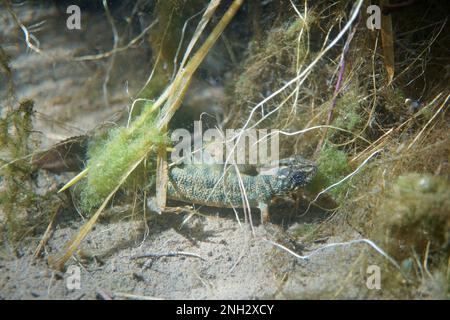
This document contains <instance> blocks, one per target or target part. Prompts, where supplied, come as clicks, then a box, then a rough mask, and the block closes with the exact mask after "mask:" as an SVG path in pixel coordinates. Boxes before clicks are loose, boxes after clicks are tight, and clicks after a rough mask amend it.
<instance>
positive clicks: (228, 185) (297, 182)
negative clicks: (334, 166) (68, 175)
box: [33, 136, 316, 220]
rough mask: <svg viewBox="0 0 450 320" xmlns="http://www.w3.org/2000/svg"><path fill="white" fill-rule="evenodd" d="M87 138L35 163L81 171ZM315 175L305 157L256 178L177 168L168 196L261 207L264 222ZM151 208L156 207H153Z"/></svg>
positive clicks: (209, 203) (206, 167) (62, 145)
mask: <svg viewBox="0 0 450 320" xmlns="http://www.w3.org/2000/svg"><path fill="white" fill-rule="evenodd" d="M87 139H88V137H86V136H82V137H75V138H73V139H69V140H67V141H63V142H62V143H60V144H58V145H56V146H55V147H54V148H52V149H50V150H49V151H47V152H44V153H42V154H39V155H37V156H36V157H35V158H34V159H33V163H34V165H36V166H37V167H39V168H42V169H46V170H49V171H54V172H63V171H77V170H81V169H82V165H83V164H84V161H83V159H84V158H85V156H86V148H87V143H86V141H87ZM315 173H316V166H315V165H314V164H313V163H312V162H311V161H308V160H306V159H304V158H302V157H301V156H293V157H290V158H286V159H282V160H280V161H279V165H278V166H277V167H274V168H272V169H271V170H269V171H264V172H260V173H259V174H256V175H249V174H244V173H239V175H238V174H237V173H236V171H235V170H234V168H233V167H231V168H228V170H226V172H225V174H224V170H223V168H221V169H218V168H217V167H216V166H212V165H182V166H175V167H172V168H171V169H170V170H169V183H168V186H167V188H168V189H167V196H168V198H169V199H173V200H178V201H183V202H188V203H195V204H201V205H206V206H213V207H222V208H230V207H236V208H239V207H241V208H242V207H244V206H247V205H248V206H250V207H258V208H259V209H260V210H261V215H262V218H263V220H267V219H268V216H269V204H270V201H271V200H272V198H273V197H275V196H280V195H283V194H285V193H288V192H290V191H294V190H296V189H298V188H300V187H303V186H305V185H307V184H308V183H309V182H310V181H311V180H312V178H313V177H314V175H315ZM244 195H245V197H244ZM149 207H150V208H152V207H153V205H150V204H149ZM156 210H158V209H156Z"/></svg>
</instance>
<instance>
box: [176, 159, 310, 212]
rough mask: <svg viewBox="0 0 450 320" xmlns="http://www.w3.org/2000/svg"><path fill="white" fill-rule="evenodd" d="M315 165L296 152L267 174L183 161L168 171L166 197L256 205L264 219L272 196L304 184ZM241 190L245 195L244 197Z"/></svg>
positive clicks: (216, 204)
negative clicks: (247, 172)
mask: <svg viewBox="0 0 450 320" xmlns="http://www.w3.org/2000/svg"><path fill="white" fill-rule="evenodd" d="M315 173H316V166H315V165H314V164H313V163H312V162H311V161H308V160H306V159H303V158H302V157H300V156H294V157H291V158H287V159H282V160H280V163H279V166H278V167H277V168H274V169H273V170H271V172H270V174H267V173H266V174H264V173H260V174H258V175H247V174H239V175H238V174H237V173H236V171H235V170H234V168H229V170H227V171H226V172H225V173H224V171H223V169H222V170H218V169H216V168H214V167H213V166H209V165H184V166H180V167H173V168H172V169H170V171H169V183H168V190H167V195H168V197H169V198H170V199H173V200H179V201H183V202H189V203H196V204H201V205H207V206H213V207H224V208H227V207H228V208H229V207H237V208H239V207H244V206H246V205H247V201H248V205H249V206H250V207H258V208H259V209H260V210H261V216H262V218H263V220H267V219H268V215H269V211H268V210H269V209H268V208H269V203H270V201H271V200H272V198H273V197H275V196H280V195H283V194H285V193H287V192H290V191H294V190H296V189H298V188H299V187H303V186H305V185H306V184H308V183H309V182H310V181H311V180H312V178H313V177H314V175H315ZM244 194H245V196H246V199H245V198H244Z"/></svg>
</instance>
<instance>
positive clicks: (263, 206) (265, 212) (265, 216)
mask: <svg viewBox="0 0 450 320" xmlns="http://www.w3.org/2000/svg"><path fill="white" fill-rule="evenodd" d="M258 208H259V210H261V224H266V223H267V222H269V218H270V215H269V205H268V204H267V203H265V202H260V203H258Z"/></svg>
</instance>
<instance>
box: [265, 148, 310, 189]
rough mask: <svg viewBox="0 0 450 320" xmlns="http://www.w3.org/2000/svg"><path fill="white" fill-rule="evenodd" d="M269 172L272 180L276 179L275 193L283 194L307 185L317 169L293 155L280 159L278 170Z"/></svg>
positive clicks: (307, 161) (303, 159)
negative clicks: (272, 176) (272, 177)
mask: <svg viewBox="0 0 450 320" xmlns="http://www.w3.org/2000/svg"><path fill="white" fill-rule="evenodd" d="M271 171H272V174H274V178H275V179H277V183H276V185H277V187H278V190H277V191H278V192H280V193H284V192H290V191H294V190H297V189H298V188H300V187H304V186H305V185H307V184H308V183H309V182H310V181H311V180H312V179H313V178H314V176H315V174H316V171H317V167H316V165H315V164H314V163H313V162H312V161H310V160H306V159H305V158H303V157H301V156H298V155H295V156H292V157H289V158H285V159H281V160H280V161H279V162H278V168H276V170H273V169H272V170H271ZM262 174H264V173H262ZM265 174H267V172H266V173H265Z"/></svg>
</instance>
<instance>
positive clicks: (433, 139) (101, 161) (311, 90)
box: [0, 0, 450, 298]
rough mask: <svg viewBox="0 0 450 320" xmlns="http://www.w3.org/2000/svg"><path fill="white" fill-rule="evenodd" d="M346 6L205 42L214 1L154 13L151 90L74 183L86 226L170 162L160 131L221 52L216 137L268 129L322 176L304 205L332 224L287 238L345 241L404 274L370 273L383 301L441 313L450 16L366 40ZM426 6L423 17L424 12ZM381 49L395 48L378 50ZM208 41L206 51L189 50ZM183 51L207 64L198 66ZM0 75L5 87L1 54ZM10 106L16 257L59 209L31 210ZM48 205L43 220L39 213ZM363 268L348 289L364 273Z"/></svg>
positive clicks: (245, 24) (28, 179) (8, 226)
mask: <svg viewBox="0 0 450 320" xmlns="http://www.w3.org/2000/svg"><path fill="white" fill-rule="evenodd" d="M144 2H145V1H144ZM219 2H220V1H219ZM208 3H209V5H210V6H209V7H207V6H208ZM357 3H358V4H361V7H357V6H355V5H353V1H338V2H336V3H335V4H334V5H333V6H330V5H329V3H328V2H327V1H317V2H314V3H309V2H308V1H306V2H304V3H303V2H301V3H300V2H298V1H284V0H283V1H266V2H264V3H263V2H259V1H251V2H250V1H249V2H247V3H245V4H244V5H243V7H242V8H241V9H240V11H238V14H240V15H241V16H240V19H237V21H236V20H235V21H233V22H232V23H231V24H230V26H229V28H227V29H225V31H223V30H224V29H222V30H221V31H220V30H219V31H218V30H216V29H214V30H212V31H211V30H210V29H211V28H210V26H209V25H208V27H205V25H206V24H207V23H208V22H210V20H211V21H214V23H215V24H216V23H217V21H219V20H220V19H224V17H226V14H224V11H225V9H224V8H222V7H221V9H220V10H218V11H217V12H216V11H215V9H216V7H214V4H215V2H214V1H212V2H204V1H194V2H192V4H191V5H188V4H186V3H185V2H183V1H158V2H157V5H156V7H155V8H154V9H155V10H154V17H153V18H154V19H155V20H156V19H157V20H158V21H160V23H159V25H158V32H155V33H153V34H152V35H151V36H150V37H147V38H145V40H144V43H145V44H146V45H148V46H149V47H150V48H151V52H152V55H151V59H152V61H153V62H154V69H153V70H149V72H151V74H152V75H153V77H152V78H151V79H150V78H149V80H150V81H147V83H146V84H145V85H144V86H143V87H142V88H141V89H140V90H138V91H137V95H136V97H137V98H141V99H140V100H139V101H137V100H136V101H135V103H136V110H138V111H136V110H133V111H135V113H132V112H131V111H130V119H129V121H128V124H127V126H114V128H113V129H111V130H110V131H109V132H108V133H107V134H106V135H105V136H104V137H103V138H99V139H97V140H93V142H91V144H90V146H89V150H88V159H87V161H86V169H85V171H83V172H84V173H83V172H82V174H81V175H80V176H79V177H80V179H78V180H76V181H80V182H79V186H80V189H81V192H79V194H78V195H77V197H78V198H79V201H80V202H81V208H82V211H83V213H88V212H94V210H96V209H98V208H99V206H100V207H101V205H102V204H104V205H106V203H105V202H107V200H109V199H110V195H111V194H112V193H114V192H115V191H116V190H117V188H118V186H120V185H121V183H122V182H124V181H125V180H126V179H125V178H127V177H128V176H129V177H130V178H129V179H128V180H127V181H128V182H130V181H132V183H128V184H127V183H126V182H125V183H124V185H123V186H122V187H123V189H133V190H132V191H133V192H140V190H143V189H144V188H145V187H146V186H148V184H149V181H150V180H151V179H150V177H153V178H154V176H156V175H157V174H156V171H157V165H156V164H157V162H158V160H157V157H158V156H159V157H160V156H161V153H160V151H161V149H160V148H162V149H164V151H165V148H166V147H167V146H168V139H167V136H168V134H167V132H168V130H169V131H170V122H169V121H170V119H171V117H172V116H173V114H174V113H175V111H176V110H177V109H178V108H179V107H180V106H181V102H182V99H183V96H184V94H185V93H186V91H187V90H188V86H189V84H190V82H191V78H193V79H194V81H195V77H194V72H195V71H196V70H197V68H199V69H200V71H202V72H203V73H207V71H205V70H208V63H207V61H206V60H207V59H206V58H205V56H206V53H208V52H210V49H211V46H212V44H213V43H214V42H215V40H217V39H218V38H219V37H220V36H221V37H220V40H219V42H220V43H218V44H217V45H216V46H215V47H214V48H216V50H218V51H220V54H219V56H220V57H221V59H222V58H223V57H227V58H223V60H226V61H225V62H224V61H221V62H222V63H224V65H227V66H229V67H228V68H223V69H228V71H227V75H226V76H225V75H223V76H222V77H220V78H218V79H214V81H212V80H211V81H210V82H218V83H219V84H220V86H221V87H223V90H224V91H225V92H226V93H227V95H226V97H227V98H226V100H227V105H226V106H225V105H224V106H222V109H223V110H222V111H223V113H224V115H225V116H224V119H225V120H224V121H223V122H222V123H219V124H218V125H219V126H220V127H221V128H223V129H226V128H243V127H245V128H250V127H251V126H257V127H261V128H276V129H278V130H279V131H280V132H281V133H282V134H281V138H280V146H281V149H280V153H281V155H282V156H289V155H292V154H302V155H304V156H305V157H308V158H311V159H314V160H315V161H316V163H317V165H318V175H317V177H316V178H315V179H314V181H313V183H311V185H309V186H308V187H307V190H306V191H307V194H306V196H307V198H308V199H306V200H307V201H308V202H309V203H310V205H311V206H320V205H321V203H320V201H319V200H321V199H323V198H325V197H329V198H331V199H332V200H333V201H331V202H333V206H331V207H327V208H325V209H326V210H329V211H330V212H331V213H332V214H330V218H329V219H327V220H326V221H324V222H321V223H308V224H305V225H303V226H301V227H299V228H298V230H297V231H298V232H297V233H298V234H296V236H298V237H303V236H305V235H307V236H308V239H311V238H312V236H311V234H312V233H313V234H314V237H316V236H317V237H318V238H319V237H320V236H321V234H326V235H329V234H340V235H342V237H347V236H348V235H349V234H354V233H352V232H353V231H355V230H356V231H357V232H358V234H360V235H361V237H362V238H368V239H371V240H373V241H375V242H376V243H377V244H378V245H379V246H380V247H381V248H382V249H383V250H384V251H383V252H385V253H386V254H387V255H389V257H392V258H393V259H394V260H395V261H397V262H398V264H399V265H400V266H401V270H398V268H396V267H395V266H393V265H392V263H390V262H389V261H386V260H382V259H381V258H380V265H383V267H385V268H386V270H389V271H392V272H384V273H383V283H385V286H386V287H385V288H386V289H387V291H388V292H389V294H390V295H391V296H392V297H395V298H404V297H408V298H417V297H419V298H426V297H439V298H445V297H447V298H448V297H449V290H450V288H449V283H450V278H449V276H450V270H449V261H450V260H449V251H450V242H449V241H450V182H449V181H450V171H449V161H450V158H449V155H450V136H449V134H448V132H450V120H449V114H448V105H449V93H450V92H449V90H448V89H449V88H448V80H449V74H448V65H449V64H450V57H449V56H448V51H446V50H445V49H447V50H448V43H450V36H449V35H450V32H448V31H449V29H448V21H447V20H446V18H445V17H443V16H442V13H443V12H444V13H445V12H446V10H445V7H446V6H447V8H448V4H442V3H440V2H439V1H430V2H429V4H425V3H418V4H415V5H413V6H411V7H408V6H406V7H405V8H403V9H401V10H399V11H398V12H396V11H393V12H392V13H390V14H389V15H387V17H384V18H383V21H384V22H383V23H382V26H381V30H375V31H369V30H368V29H367V27H366V24H365V19H366V18H367V17H366V14H365V12H366V7H367V5H368V4H369V3H368V1H358V2H357ZM426 5H429V6H431V9H430V10H428V11H425V10H424V6H426ZM205 7H207V9H206V10H205V11H204V12H203V16H202V15H200V14H199V15H198V19H197V20H195V19H194V21H203V23H204V24H205V25H202V23H199V24H198V26H197V28H196V29H195V28H194V27H192V26H187V25H185V23H186V21H187V20H188V19H190V18H191V17H192V16H193V15H194V14H197V13H198V12H199V11H200V10H201V9H202V8H205ZM442 7H444V8H442ZM287 8H288V9H287ZM221 10H222V11H221ZM236 10H237V8H236ZM355 12H356V13H355ZM424 12H426V13H424ZM235 13H236V12H234V13H233V14H235ZM353 14H357V15H353ZM352 17H353V20H350V19H351V18H352ZM356 17H358V18H356ZM229 18H230V19H231V17H229ZM201 19H202V20H201ZM387 20H388V21H390V22H389V23H387V22H386V21H387ZM221 21H222V20H220V22H219V23H218V24H220V23H221ZM430 22H433V24H431V25H430V24H429V23H430ZM194 25H196V24H194ZM225 25H226V24H225ZM389 25H391V28H389V27H388V26H389ZM392 26H393V27H392ZM224 27H225V26H223V28H224ZM345 27H347V29H346V32H345V33H342V34H341V32H342V30H343V29H344V28H345ZM415 30H417V31H415ZM215 32H216V33H215ZM185 33H186V34H189V37H188V38H187V39H188V40H189V39H190V37H192V40H191V42H187V43H188V45H186V42H181V41H182V39H183V38H184V37H186V36H187V35H185ZM208 35H209V37H208V38H207V36H208ZM389 36H390V37H393V38H394V44H395V46H394V47H391V46H389V43H388V40H386V39H387V38H389ZM214 37H215V39H214ZM204 38H207V39H208V40H205V39H204ZM230 39H231V41H230ZM335 39H337V40H336V42H335V43H334V44H333V45H332V46H329V45H330V43H331V42H332V41H334V40H335ZM209 40H211V42H210V43H209V45H210V47H208V48H207V47H203V46H200V45H201V44H202V43H206V44H207V43H208V41H209ZM197 41H198V42H199V44H197ZM191 45H192V46H191ZM218 46H219V48H220V49H217V47H218ZM193 48H195V50H194V49H193ZM242 48H245V50H242ZM189 50H193V52H197V53H198V52H200V53H202V50H204V52H203V56H201V55H200V56H197V54H195V55H191V54H190V51H189ZM211 50H212V51H211V52H210V55H212V54H214V49H211ZM183 52H184V53H185V54H186V56H183V54H182V53H183ZM224 52H225V53H224ZM210 55H208V56H207V58H208V57H210ZM390 56H393V57H394V64H392V61H391V59H390V58H388V57H390ZM184 58H186V60H185V59H184ZM188 58H190V59H188ZM0 59H1V61H0V65H1V66H2V67H3V69H2V70H3V72H4V74H5V75H7V77H9V78H11V73H12V72H13V70H11V69H10V67H9V63H8V59H7V57H6V55H5V54H4V53H3V50H2V51H1V54H0ZM182 61H184V65H182V66H180V65H179V64H180V63H181V62H182ZM205 61H206V62H205ZM202 68H203V69H202ZM392 70H395V73H394V74H392V72H393V71H392ZM442 70H446V71H445V72H447V73H446V74H445V75H443V74H442V73H443V72H444V71H442ZM198 73H200V74H202V73H201V72H198ZM198 77H200V76H198ZM294 80H295V81H294ZM13 90H14V88H13V87H12V86H9V92H10V94H9V96H10V98H9V100H7V101H9V102H8V107H4V108H3V110H2V119H1V121H0V130H1V132H0V147H1V148H2V150H3V152H2V153H1V155H2V156H1V166H2V167H1V177H0V179H1V180H0V184H1V190H0V192H1V194H0V204H1V207H2V212H4V216H5V217H4V218H3V217H2V219H5V220H4V223H3V229H2V230H6V231H7V233H8V234H7V238H8V239H10V240H11V241H13V240H14V241H17V240H18V239H22V238H23V237H24V236H25V235H27V234H29V233H27V232H29V230H30V229H32V228H33V224H36V221H37V219H39V218H41V220H42V216H45V217H46V219H45V223H48V222H49V221H50V217H51V214H53V212H54V210H56V209H55V208H57V206H58V201H59V200H58V199H57V196H56V192H55V190H53V191H49V192H48V193H45V194H44V195H42V194H39V195H38V194H37V193H36V188H35V187H33V183H34V179H35V177H34V174H35V169H36V168H33V167H32V164H31V159H32V155H33V153H34V152H36V151H37V150H35V149H34V145H33V139H32V137H31V133H32V131H33V123H32V116H33V103H32V102H31V101H22V102H16V101H14V99H13V96H14V94H13ZM149 99H154V100H149ZM5 101H6V100H5ZM142 101H146V102H145V103H144V102H142ZM149 101H150V102H149ZM13 106H14V107H13ZM133 106H134V104H133ZM132 116H133V117H132ZM149 151H151V154H149ZM143 159H146V161H145V163H144V162H142V163H141V161H142V160H143ZM159 161H161V158H159ZM134 165H135V166H134ZM144 165H145V168H144ZM133 166H134V167H133ZM130 169H132V170H130ZM144 171H145V172H144ZM81 178H84V179H81ZM124 179H125V180H124ZM136 181H138V183H137V185H139V188H136ZM157 183H158V182H157ZM328 188H330V189H328ZM322 191H323V194H322V193H321V192H322ZM315 196H317V199H314V197H315ZM142 198H144V199H145V197H142ZM105 199H106V200H105ZM139 199H141V198H139ZM313 199H314V201H313ZM316 200H318V201H316ZM45 201H47V202H46V203H48V204H49V205H48V206H47V207H46V208H45V209H44V206H42V203H44V202H45ZM38 204H40V205H39V206H38ZM101 208H102V207H101ZM39 209H41V211H39ZM30 215H32V216H33V218H32V219H30ZM316 225H317V226H318V227H316ZM319 228H320V230H319ZM80 233H81V232H80ZM85 235H86V234H84V235H83V237H84V236H85ZM81 238H82V237H81V236H80V239H81ZM80 241H81V240H80ZM75 249H76V248H75V247H72V248H71V250H72V251H71V253H72V252H74V251H75ZM67 258H68V256H66V257H65V259H67ZM64 261H65V260H64ZM358 262H360V264H359V265H357V264H356V263H355V265H353V266H352V270H349V274H351V273H352V271H353V270H358V268H359V267H361V266H363V265H364V264H366V263H367V261H365V260H364V259H361V260H358ZM361 270H362V269H361ZM436 283H437V284H438V285H435V284H436ZM430 288H431V289H430Z"/></svg>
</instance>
